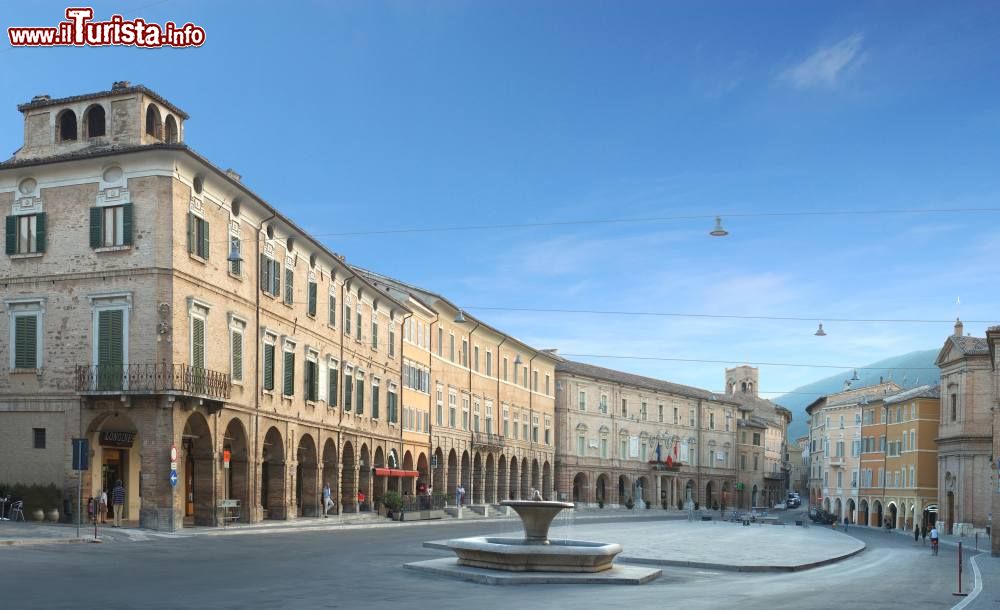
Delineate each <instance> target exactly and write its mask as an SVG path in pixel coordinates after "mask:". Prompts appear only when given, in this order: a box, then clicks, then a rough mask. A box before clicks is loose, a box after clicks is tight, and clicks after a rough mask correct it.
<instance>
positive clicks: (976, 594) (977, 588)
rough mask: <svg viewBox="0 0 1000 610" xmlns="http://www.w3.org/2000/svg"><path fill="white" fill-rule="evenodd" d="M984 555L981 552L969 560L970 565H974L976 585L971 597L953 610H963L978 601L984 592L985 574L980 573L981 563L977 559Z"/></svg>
mask: <svg viewBox="0 0 1000 610" xmlns="http://www.w3.org/2000/svg"><path fill="white" fill-rule="evenodd" d="M982 554H983V553H981V552H980V553H976V554H975V555H973V556H972V557H970V558H969V563H971V564H972V572H973V574H975V575H976V584H975V585H973V587H972V592H971V593H969V595H968V596H967V597H966V598H965V599H963V600H962V601H960V602H958V603H957V604H955V605H954V606H952V607H951V610H961V609H962V608H964V607H966V606H968V605H969V604H971V603H972V602H974V601H976V598H977V597H979V594H980V593H982V592H983V574H982V572H980V571H979V562H977V561H976V559H977V558H978V557H979V556H980V555H982Z"/></svg>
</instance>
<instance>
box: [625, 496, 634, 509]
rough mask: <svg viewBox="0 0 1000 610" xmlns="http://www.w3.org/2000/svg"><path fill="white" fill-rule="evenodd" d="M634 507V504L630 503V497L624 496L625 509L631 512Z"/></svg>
mask: <svg viewBox="0 0 1000 610" xmlns="http://www.w3.org/2000/svg"><path fill="white" fill-rule="evenodd" d="M634 507H635V502H633V501H632V496H625V508H627V509H629V510H632V509H633V508H634Z"/></svg>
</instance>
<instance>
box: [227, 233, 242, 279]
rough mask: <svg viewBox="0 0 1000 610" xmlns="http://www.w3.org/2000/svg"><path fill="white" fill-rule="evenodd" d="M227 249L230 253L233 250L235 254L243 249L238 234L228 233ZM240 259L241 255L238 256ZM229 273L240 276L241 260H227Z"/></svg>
mask: <svg viewBox="0 0 1000 610" xmlns="http://www.w3.org/2000/svg"><path fill="white" fill-rule="evenodd" d="M229 251H230V253H232V252H235V253H236V254H241V253H242V251H243V242H242V241H241V240H240V236H239V235H233V234H232V233H230V234H229ZM240 258H241V259H242V257H240ZM229 273H232V274H233V275H236V276H240V275H243V261H242V260H234V261H229Z"/></svg>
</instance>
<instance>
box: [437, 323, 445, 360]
mask: <svg viewBox="0 0 1000 610" xmlns="http://www.w3.org/2000/svg"><path fill="white" fill-rule="evenodd" d="M437 348H438V356H441V355H442V350H444V329H443V328H438V344H437Z"/></svg>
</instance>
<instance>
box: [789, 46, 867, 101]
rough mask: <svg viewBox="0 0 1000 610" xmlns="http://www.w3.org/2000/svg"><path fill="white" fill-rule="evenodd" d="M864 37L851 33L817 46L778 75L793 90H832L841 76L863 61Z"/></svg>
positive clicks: (840, 79)
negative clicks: (845, 36) (836, 40)
mask: <svg viewBox="0 0 1000 610" xmlns="http://www.w3.org/2000/svg"><path fill="white" fill-rule="evenodd" d="M863 43H864V37H863V36H862V35H861V34H852V35H850V36H848V37H847V38H844V39H843V40H841V41H839V42H836V43H834V44H832V45H830V46H826V47H821V48H820V49H818V50H817V51H816V52H814V53H813V54H812V55H810V56H809V57H807V58H805V59H804V60H802V61H801V62H799V63H798V64H796V65H794V66H792V67H791V68H788V69H787V70H785V71H784V72H782V74H781V77H780V78H781V80H784V81H787V82H789V83H791V84H792V86H793V87H795V88H796V89H813V88H829V89H832V88H834V87H836V86H837V85H838V84H839V83H840V82H841V81H842V80H843V76H844V75H845V74H846V73H847V72H849V71H850V70H852V69H854V68H856V67H857V66H860V65H861V63H863V62H864V60H865V53H864V50H863V48H862V46H863Z"/></svg>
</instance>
